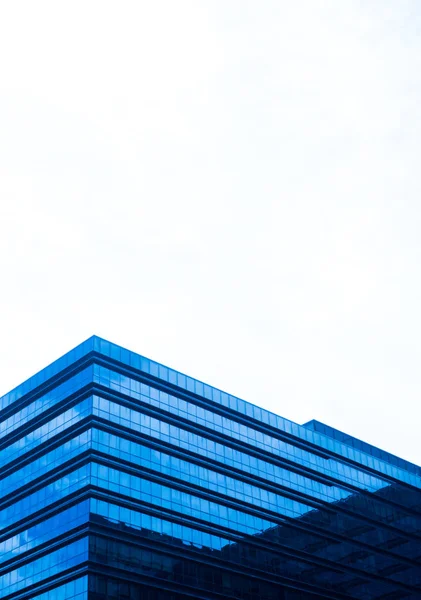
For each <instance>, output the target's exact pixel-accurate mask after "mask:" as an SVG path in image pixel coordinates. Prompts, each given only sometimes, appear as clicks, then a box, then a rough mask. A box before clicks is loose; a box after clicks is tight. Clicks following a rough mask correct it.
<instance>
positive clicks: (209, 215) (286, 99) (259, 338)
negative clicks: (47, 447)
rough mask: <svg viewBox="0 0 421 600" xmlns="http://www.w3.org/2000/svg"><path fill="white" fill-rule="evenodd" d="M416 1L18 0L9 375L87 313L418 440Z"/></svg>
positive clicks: (232, 378) (11, 78)
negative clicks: (119, 0)
mask: <svg viewBox="0 0 421 600" xmlns="http://www.w3.org/2000/svg"><path fill="white" fill-rule="evenodd" d="M420 32H421V4H420V3H419V2H418V1H417V0H393V1H391V0H369V1H362V0H361V1H359V0H341V1H338V0H325V1H323V0H307V1H306V0H294V1H293V2H291V0H273V1H272V0H260V1H258V0H254V1H253V2H251V1H247V0H241V1H240V0H212V1H204V0H191V1H187V0H177V2H175V1H174V0H169V1H166V2H165V1H162V0H154V1H153V2H151V1H150V0H148V1H146V0H144V1H140V0H137V1H135V2H130V1H124V2H107V1H104V0H102V1H101V2H99V1H98V2H96V1H89V0H84V1H83V2H79V1H73V2H67V3H64V2H57V1H56V0H55V1H54V2H45V1H42V0H38V1H37V2H33V1H32V0H31V1H28V2H26V1H21V0H3V1H2V2H1V4H0V305H1V312H0V394H3V393H6V392H7V391H8V390H9V389H11V388H12V387H14V386H15V385H17V384H18V383H20V382H21V381H23V380H24V379H26V378H27V377H29V376H30V375H32V374H33V373H34V372H36V371H38V370H39V369H41V368H42V367H44V366H45V365H46V364H47V363H49V362H51V361H52V360H54V359H55V358H57V357H58V356H59V355H61V354H63V353H64V352H66V351H67V350H69V349H70V348H72V347H73V346H75V345H76V344H78V343H79V342H81V341H82V340H83V339H85V338H87V337H89V336H90V335H91V334H93V333H96V334H97V335H100V336H103V337H105V338H108V339H110V340H111V341H114V342H116V343H119V344H121V345H123V346H126V347H128V348H130V349H132V350H135V351H137V352H139V353H141V354H144V355H146V356H149V357H150V358H153V359H155V360H158V361H160V362H163V363H164V364H168V365H169V366H172V367H174V368H176V369H179V370H181V371H183V372H187V373H188V374H190V375H192V376H194V377H197V378H198V379H202V380H205V381H207V382H208V383H210V384H213V385H215V386H217V387H221V388H223V389H225V390H226V391H228V392H230V393H233V394H236V395H238V396H240V397H243V398H245V399H246V400H250V401H252V402H254V403H256V404H258V405H261V406H263V407H265V408H269V409H271V410H273V411H275V412H277V413H278V414H281V415H283V416H285V417H287V418H290V419H292V420H294V421H296V422H299V423H303V422H305V421H307V420H309V419H311V418H317V419H318V420H321V421H324V422H326V423H328V424H330V425H332V426H334V427H338V428H339V429H342V430H344V431H347V432H349V433H351V434H353V435H356V436H357V437H360V438H362V439H365V440H366V441H368V442H371V443H374V444H376V445H378V446H380V447H383V448H384V449H386V450H389V451H391V452H394V453H396V454H398V455H400V456H402V457H404V458H408V459H410V460H413V461H415V462H418V463H419V464H420V463H421V447H420V443H419V439H420V434H419V431H420V418H421V404H420V396H421V369H420V364H421V316H420V313H421V308H420V307H421V272H420V269H421V236H420V231H421V194H420V192H421V169H420V162H421V160H420V157H421V75H420V74H421V33H420Z"/></svg>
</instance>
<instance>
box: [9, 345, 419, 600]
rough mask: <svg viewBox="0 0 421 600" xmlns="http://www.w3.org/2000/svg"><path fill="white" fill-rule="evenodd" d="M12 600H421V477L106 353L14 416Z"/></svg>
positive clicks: (99, 348) (56, 371)
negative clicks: (325, 599) (321, 599)
mask: <svg viewBox="0 0 421 600" xmlns="http://www.w3.org/2000/svg"><path fill="white" fill-rule="evenodd" d="M0 528H1V530H0V598H3V599H4V600H9V599H10V600H11V599H12V598H13V599H14V600H29V599H31V600H32V599H35V600H57V599H58V600H60V599H65V600H85V599H88V598H89V599H92V600H105V599H110V600H114V599H119V600H120V599H131V600H133V599H136V600H182V599H188V598H201V599H203V600H217V599H240V600H316V599H320V598H331V599H335V600H342V599H343V600H345V599H351V598H352V599H355V598H358V599H363V600H373V599H384V600H395V599H401V598H402V599H403V598H405V599H418V600H420V599H421V468H420V467H417V466H415V465H413V464H410V463H408V462H406V461H404V460H401V459H399V458H397V457H395V456H392V455H390V454H388V453H387V452H383V451H380V450H378V449H377V448H374V447H372V446H370V445H368V444H365V443H362V442H360V441H358V440H356V439H354V438H351V437H349V436H345V435H344V434H342V433H341V432H338V431H336V430H333V429H331V428H329V427H327V426H326V425H323V424H322V423H319V422H317V421H311V422H310V423H307V424H305V425H301V426H300V425H297V424H295V423H292V422H290V421H287V420H285V419H283V418H282V417H279V416H276V415H274V414H272V413H269V412H267V411H265V410H262V409H261V408H258V407H257V406H253V405H252V404H249V403H247V402H244V401H243V400H240V399H238V398H235V397H233V396H230V395H229V394H226V393H224V392H221V391H219V390H217V389H215V388H212V387H210V386H208V385H205V384H203V383H200V382H199V381H196V380H194V379H191V378H190V377H187V376H185V375H182V374H180V373H177V372H175V371H173V370H171V369H169V368H166V367H164V366H162V365H159V364H157V363H155V362H153V361H151V360H148V359H146V358H143V357H141V356H139V355H137V354H134V353H132V352H129V351H128V350H125V349H123V348H120V347H118V346H116V345H114V344H111V343H109V342H107V341H105V340H102V339H100V338H97V337H92V338H90V339H89V340H87V341H86V342H84V343H83V344H81V345H80V346H78V347H77V348H75V349H74V350H72V351H71V352H69V353H68V354H66V355H65V356H63V357H62V358H60V359H59V360H57V361H56V362H55V363H53V364H52V365H50V366H49V367H47V368H45V369H44V370H43V371H41V372H40V373H38V374H37V375H35V376H34V377H32V378H31V379H29V380H28V381H26V382H25V383H23V384H22V385H20V386H19V387H18V388H16V389H15V390H13V391H11V392H10V393H9V394H7V395H6V396H4V397H3V398H1V400H0Z"/></svg>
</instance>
